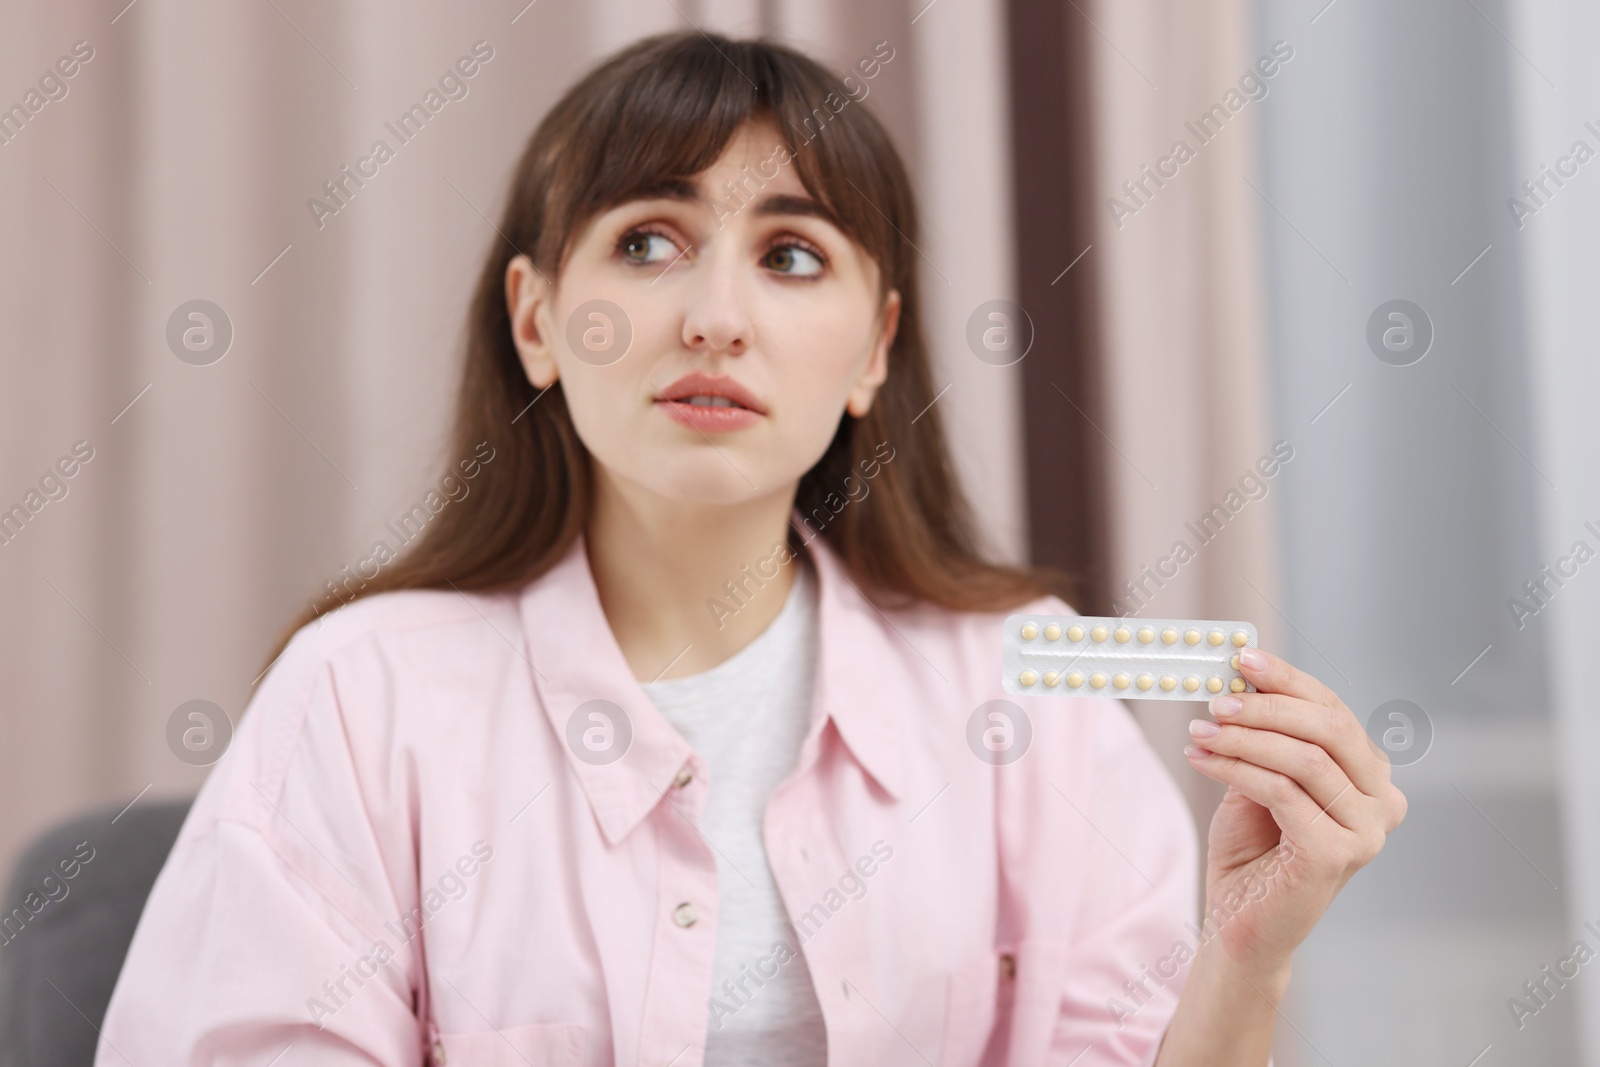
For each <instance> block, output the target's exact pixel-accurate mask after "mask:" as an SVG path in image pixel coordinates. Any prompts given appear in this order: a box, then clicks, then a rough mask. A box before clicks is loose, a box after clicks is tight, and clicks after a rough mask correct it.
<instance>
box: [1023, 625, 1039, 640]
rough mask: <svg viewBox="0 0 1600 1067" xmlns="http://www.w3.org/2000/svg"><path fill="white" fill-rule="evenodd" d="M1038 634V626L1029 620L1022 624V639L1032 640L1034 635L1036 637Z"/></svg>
mask: <svg viewBox="0 0 1600 1067" xmlns="http://www.w3.org/2000/svg"><path fill="white" fill-rule="evenodd" d="M1038 636H1039V628H1038V627H1037V626H1035V625H1034V624H1033V623H1031V622H1025V623H1023V624H1022V639H1023V640H1024V641H1032V640H1033V639H1034V638H1035V637H1038Z"/></svg>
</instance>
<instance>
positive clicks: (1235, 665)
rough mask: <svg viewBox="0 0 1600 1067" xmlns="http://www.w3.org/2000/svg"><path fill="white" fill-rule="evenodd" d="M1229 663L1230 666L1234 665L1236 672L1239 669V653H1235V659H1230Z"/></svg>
mask: <svg viewBox="0 0 1600 1067" xmlns="http://www.w3.org/2000/svg"><path fill="white" fill-rule="evenodd" d="M1228 662H1229V663H1230V664H1232V666H1233V669H1234V670H1238V669H1239V653H1237V652H1235V653H1234V654H1233V658H1232V659H1230V660H1229V661H1228Z"/></svg>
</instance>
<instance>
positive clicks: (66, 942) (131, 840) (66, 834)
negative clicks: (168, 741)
mask: <svg viewBox="0 0 1600 1067" xmlns="http://www.w3.org/2000/svg"><path fill="white" fill-rule="evenodd" d="M189 804H190V801H189V800H179V801H166V802H162V801H145V802H142V803H136V804H134V805H133V807H131V808H129V809H128V810H127V811H125V812H122V813H121V815H120V817H119V815H118V812H119V811H120V809H118V808H108V809H106V810H104V811H97V812H90V813H88V814H85V815H82V816H79V817H77V818H74V819H72V820H70V821H69V822H66V823H63V824H61V825H60V826H57V827H55V828H53V829H51V830H48V831H46V832H45V833H44V834H41V835H40V836H39V837H38V838H37V839H36V840H35V841H34V842H33V843H32V844H30V845H29V846H28V847H27V848H26V849H25V850H24V851H23V853H22V857H21V859H19V860H18V861H17V865H16V867H15V868H14V869H13V870H12V872H11V877H10V879H9V881H8V883H7V885H6V889H5V896H4V898H0V906H3V908H4V911H3V912H0V1067H90V1065H91V1064H92V1063H93V1062H94V1050H95V1043H96V1041H98V1040H99V1031H100V1024H101V1022H102V1021H103V1020H104V1018H105V1013H106V1006H107V1004H109V1003H110V1001H111V990H112V988H113V987H114V986H115V985H116V982H117V974H118V972H119V971H121V969H122V960H123V957H124V956H125V955H126V954H127V951H128V944H129V942H131V941H132V940H133V930H134V927H135V926H136V925H137V924H138V922H139V914H140V913H141V912H142V911H143V910H144V902H145V898H146V897H147V896H149V894H150V887H151V885H153V884H154V882H155V880H156V875H157V874H158V873H160V871H161V866H162V864H163V863H165V862H166V859H167V853H168V852H170V851H171V850H172V844H173V842H174V841H175V840H177V837H178V829H179V827H180V826H182V825H183V819H184V816H185V815H187V814H188V812H189ZM113 818H116V822H115V824H113V823H112V821H111V820H112V819H113ZM84 842H87V847H84V845H83V843H84ZM90 849H92V850H93V852H92V858H91V859H89V860H88V861H87V862H82V857H83V856H86V855H89V854H90V852H89V850H90ZM68 871H70V872H71V874H70V875H69V874H68V873H67V872H68Z"/></svg>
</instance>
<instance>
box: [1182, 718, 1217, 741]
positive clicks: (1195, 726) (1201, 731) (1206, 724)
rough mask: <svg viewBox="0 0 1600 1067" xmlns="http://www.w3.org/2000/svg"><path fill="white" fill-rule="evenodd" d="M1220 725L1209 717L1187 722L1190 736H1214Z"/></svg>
mask: <svg viewBox="0 0 1600 1067" xmlns="http://www.w3.org/2000/svg"><path fill="white" fill-rule="evenodd" d="M1221 730H1222V727H1220V726H1218V725H1217V724H1216V723H1214V722H1212V721H1211V720H1210V719H1194V720H1192V721H1191V722H1190V723H1189V736H1190V737H1216V736H1217V734H1218V733H1220V732H1221Z"/></svg>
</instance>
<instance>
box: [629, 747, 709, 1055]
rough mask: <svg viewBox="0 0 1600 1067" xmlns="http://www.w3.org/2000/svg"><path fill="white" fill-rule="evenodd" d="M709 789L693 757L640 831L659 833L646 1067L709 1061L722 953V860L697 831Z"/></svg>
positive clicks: (642, 1050)
mask: <svg viewBox="0 0 1600 1067" xmlns="http://www.w3.org/2000/svg"><path fill="white" fill-rule="evenodd" d="M708 788H709V787H708V783H707V779H706V773H705V764H704V761H703V760H702V758H701V757H700V756H699V755H694V756H691V758H690V760H689V761H688V762H687V763H685V764H684V765H683V767H682V768H681V769H679V771H678V772H677V774H676V775H675V776H674V777H673V779H672V780H671V781H670V782H667V783H666V784H665V788H664V789H663V792H662V797H661V802H660V803H659V804H657V805H656V807H655V808H654V809H653V810H652V811H651V812H650V815H649V817H648V818H647V819H646V826H641V827H640V828H639V829H640V830H644V829H647V828H648V829H651V830H653V831H654V838H655V844H656V855H657V879H656V885H657V891H656V923H655V937H654V943H653V945H652V946H651V952H650V975H649V978H648V980H647V982H646V985H645V1005H644V1017H643V1019H642V1021H641V1024H640V1031H639V1064H640V1065H641V1067H668V1065H669V1064H670V1065H671V1067H692V1065H694V1064H698V1063H700V1062H701V1059H702V1057H703V1056H704V1055H705V1041H706V1024H707V1017H708V1016H707V1008H706V1003H707V1000H708V999H709V997H710V995H711V978H712V972H713V968H714V965H715V963H716V946H717V857H716V854H715V852H713V851H712V849H711V847H710V845H709V844H708V843H707V842H706V840H705V838H704V837H703V836H702V835H701V833H700V829H699V825H700V819H701V816H702V815H703V813H704V811H705V804H706V797H707V794H708Z"/></svg>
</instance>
